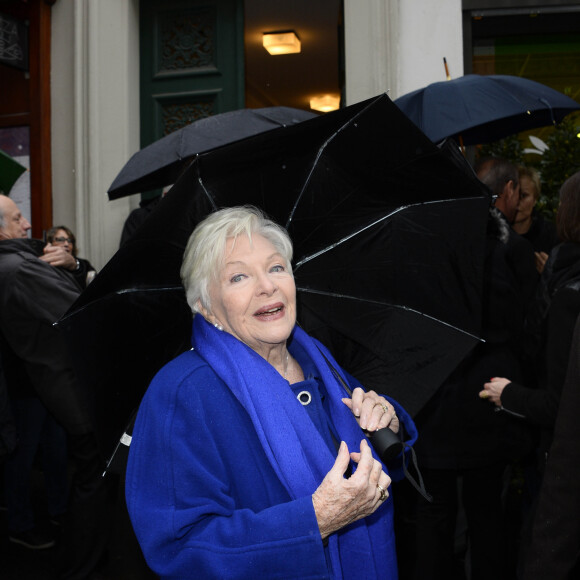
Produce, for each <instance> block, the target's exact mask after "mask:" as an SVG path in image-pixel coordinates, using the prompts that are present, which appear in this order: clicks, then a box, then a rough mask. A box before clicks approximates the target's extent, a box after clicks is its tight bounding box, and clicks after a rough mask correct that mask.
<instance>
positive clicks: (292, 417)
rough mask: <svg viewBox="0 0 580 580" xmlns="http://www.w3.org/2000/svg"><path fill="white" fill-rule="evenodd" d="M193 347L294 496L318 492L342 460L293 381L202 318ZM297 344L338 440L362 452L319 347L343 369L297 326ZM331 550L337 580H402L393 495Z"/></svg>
mask: <svg viewBox="0 0 580 580" xmlns="http://www.w3.org/2000/svg"><path fill="white" fill-rule="evenodd" d="M192 342H193V346H194V348H195V350H196V351H197V352H198V353H199V354H200V355H201V356H202V357H203V358H204V359H205V360H206V361H207V363H208V364H209V365H210V366H211V367H212V368H213V370H214V371H215V372H216V374H217V375H218V376H219V377H220V378H221V379H222V380H223V381H224V382H225V383H226V385H228V387H229V388H230V389H231V391H232V393H233V394H234V395H235V396H236V398H237V399H238V401H239V402H240V403H241V405H242V406H243V407H244V409H245V410H246V411H247V413H248V414H249V416H250V418H251V420H252V423H253V425H254V428H255V429H256V432H257V434H258V437H259V440H260V442H261V444H262V447H263V448H264V452H265V453H266V456H267V457H268V460H269V462H270V464H271V465H272V467H273V469H274V472H275V473H276V475H277V476H278V478H279V480H280V482H281V483H282V484H283V485H284V487H285V488H286V490H287V491H288V493H289V495H290V497H291V498H293V499H297V498H301V497H304V496H307V495H312V494H313V493H314V492H315V491H316V489H317V487H318V486H319V485H320V483H321V482H322V480H323V479H324V476H325V475H326V474H327V473H328V471H330V469H331V468H332V466H333V464H334V461H335V459H336V457H335V456H333V455H332V453H331V451H330V449H329V448H328V446H327V445H326V443H325V442H324V440H323V438H322V436H321V435H320V433H319V432H318V430H317V429H316V427H315V426H314V424H313V423H312V421H311V419H310V417H309V416H308V413H307V412H306V410H305V409H304V407H303V406H302V405H301V404H300V403H299V402H298V401H297V400H296V397H295V395H294V394H293V392H292V390H291V389H290V388H289V386H288V382H287V381H286V380H284V379H283V378H282V377H281V376H280V374H279V373H278V371H276V369H275V368H274V367H273V366H272V365H271V364H269V363H268V362H267V361H266V360H265V359H264V358H262V357H261V356H260V355H259V354H258V353H256V352H255V351H254V350H252V349H251V348H249V347H248V346H247V345H245V344H244V343H242V342H241V341H239V340H238V339H237V338H235V337H234V336H233V335H231V334H229V333H227V332H223V331H220V330H217V329H215V328H214V327H213V326H212V325H211V324H209V323H208V322H207V321H206V320H205V319H204V318H203V317H202V316H201V315H197V316H195V318H194V321H193V339H192ZM294 342H295V343H298V344H299V345H300V346H301V347H302V348H303V349H304V351H305V352H306V353H307V354H308V356H309V357H310V358H311V360H312V361H313V363H314V364H315V365H316V367H317V369H318V372H319V373H320V377H321V379H322V381H323V382H324V386H325V388H326V391H327V394H328V397H329V400H330V417H331V421H332V423H333V424H334V426H335V428H336V431H337V433H338V435H339V437H340V438H341V440H343V441H345V442H346V444H347V445H348V449H349V451H357V452H358V451H359V450H360V441H361V439H362V438H363V437H364V435H363V433H362V431H361V429H360V427H359V426H358V423H357V422H356V419H355V418H354V416H353V414H352V412H351V411H350V410H349V409H348V407H346V405H345V404H344V403H343V402H342V401H341V399H342V398H343V397H345V396H348V395H347V394H346V393H345V391H344V389H343V387H342V385H340V383H339V382H338V381H337V380H336V379H335V377H334V376H333V374H332V372H331V370H330V368H329V366H328V364H327V363H326V361H325V360H324V358H323V356H322V354H321V353H320V351H319V350H318V349H321V350H322V351H323V352H324V354H325V356H326V357H327V358H328V360H329V361H330V362H331V364H332V365H333V366H334V367H335V368H336V369H338V370H339V372H342V371H341V370H340V367H339V365H338V364H337V363H336V362H335V361H334V359H333V358H332V356H331V354H330V353H329V352H328V350H327V349H326V348H325V347H324V346H323V345H322V344H320V343H319V342H318V341H316V340H315V339H313V338H311V337H310V336H308V335H307V334H306V333H305V332H304V331H303V330H302V329H301V328H299V327H295V328H294V331H293V333H292V336H291V337H290V339H289V344H288V346H289V351H290V353H292V343H294ZM343 378H344V380H345V381H347V379H346V377H344V376H343ZM347 383H348V381H347ZM373 453H374V452H373ZM375 459H378V457H376V455H375ZM385 471H386V468H385ZM328 546H329V552H330V560H331V564H332V577H333V578H365V579H372V578H384V579H388V580H394V579H396V578H397V564H396V556H395V538H394V533H393V505H392V497H389V498H388V499H387V500H386V501H385V502H384V504H383V505H382V506H380V507H379V509H378V510H377V511H376V512H375V513H374V514H372V515H371V516H369V517H367V518H365V519H364V520H358V521H357V522H354V523H352V524H350V525H349V526H347V527H346V528H343V529H342V530H339V531H338V532H337V533H334V534H332V535H331V536H330V537H329V543H328Z"/></svg>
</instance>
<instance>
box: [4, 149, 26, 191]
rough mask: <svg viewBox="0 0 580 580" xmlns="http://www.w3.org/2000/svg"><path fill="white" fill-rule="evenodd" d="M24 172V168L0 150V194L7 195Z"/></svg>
mask: <svg viewBox="0 0 580 580" xmlns="http://www.w3.org/2000/svg"><path fill="white" fill-rule="evenodd" d="M25 171H26V167H24V166H23V165H20V163H18V161H16V159H13V158H12V157H10V155H8V154H7V153H4V151H2V150H0V192H2V193H3V194H4V195H9V194H10V190H11V189H12V186H13V185H14V184H15V183H16V181H17V179H18V178H19V177H20V176H21V175H22V174H23V173H24V172H25Z"/></svg>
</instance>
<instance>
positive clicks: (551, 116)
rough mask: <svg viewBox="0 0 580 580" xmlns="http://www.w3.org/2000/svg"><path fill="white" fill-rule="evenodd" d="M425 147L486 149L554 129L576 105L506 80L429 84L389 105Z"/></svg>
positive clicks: (469, 78)
mask: <svg viewBox="0 0 580 580" xmlns="http://www.w3.org/2000/svg"><path fill="white" fill-rule="evenodd" d="M395 103H396V104H397V106H398V107H399V108H400V109H401V110H402V111H403V113H405V114H406V115H407V117H409V119H411V121H413V122H414V123H415V125H417V126H418V127H419V128H420V129H421V130H422V131H423V133H425V135H427V137H429V138H430V139H431V141H433V142H435V143H437V142H439V141H442V140H443V139H445V138H447V137H453V138H455V139H457V140H460V141H462V143H463V144H464V145H476V144H478V143H491V142H492V141H497V140H498V139H502V138H504V137H507V136H508V135H513V134H515V133H519V132H520V131H527V130H528V129H534V128H536V127H546V126H548V125H556V124H557V123H559V122H560V121H561V120H562V119H563V118H564V117H565V116H566V115H568V114H569V113H571V112H573V111H577V110H580V104H578V103H577V102H576V101H574V100H573V99H571V98H570V97H567V96H566V95H564V94H563V93H560V92H559V91H556V90H554V89H552V88H550V87H547V86H546V85H543V84H541V83H538V82H536V81H531V80H529V79H525V78H522V77H516V76H510V75H487V76H481V75H465V76H463V77H459V78H457V79H453V80H449V81H442V82H438V83H432V84H430V85H428V86H426V87H424V88H422V89H419V90H416V91H413V92H411V93H408V94H406V95H403V96H402V97H400V98H398V99H396V100H395Z"/></svg>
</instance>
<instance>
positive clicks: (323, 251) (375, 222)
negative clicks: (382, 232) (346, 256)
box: [294, 204, 421, 269]
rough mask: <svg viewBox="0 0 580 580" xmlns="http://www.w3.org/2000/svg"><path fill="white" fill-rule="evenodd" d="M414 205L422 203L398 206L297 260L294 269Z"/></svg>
mask: <svg viewBox="0 0 580 580" xmlns="http://www.w3.org/2000/svg"><path fill="white" fill-rule="evenodd" d="M413 205H421V204H412V205H404V206H401V207H399V208H397V209H396V210H395V211H393V212H391V213H389V214H387V215H385V216H383V217H382V218H380V219H378V220H375V221H374V222H372V223H370V224H368V225H367V226H365V227H364V228H362V229H360V230H357V231H356V232H352V233H351V234H349V235H348V236H345V237H344V238H342V239H340V240H338V241H337V242H334V243H333V244H330V246H327V247H325V248H322V249H321V250H319V251H318V252H316V253H315V254H312V255H310V256H306V257H305V258H303V259H302V260H300V262H297V263H296V265H295V266H294V269H298V268H300V266H302V265H303V264H305V263H306V262H309V261H310V260H313V259H314V258H317V257H318V256H320V255H321V254H324V253H326V252H328V251H330V250H333V249H334V248H336V247H337V246H340V244H343V243H344V242H347V241H348V240H350V239H351V238H354V236H357V235H358V234H360V233H362V232H364V231H365V230H368V229H369V228H372V227H374V226H375V225H377V224H378V223H380V222H382V221H384V220H386V219H388V218H390V217H392V216H394V215H395V214H397V213H399V212H400V211H403V210H404V209H407V208H408V207H412V206H413Z"/></svg>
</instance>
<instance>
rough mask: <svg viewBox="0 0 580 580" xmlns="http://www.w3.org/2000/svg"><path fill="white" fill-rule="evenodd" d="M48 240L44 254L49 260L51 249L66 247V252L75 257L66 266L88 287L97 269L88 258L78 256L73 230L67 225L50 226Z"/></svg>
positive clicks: (81, 283) (81, 284)
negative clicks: (70, 263)
mask: <svg viewBox="0 0 580 580" xmlns="http://www.w3.org/2000/svg"><path fill="white" fill-rule="evenodd" d="M46 241H47V242H48V245H47V246H46V247H45V249H44V254H45V256H47V261H48V260H50V255H51V250H52V249H53V248H59V247H61V248H64V250H65V252H66V253H67V254H70V255H71V256H72V257H73V258H74V262H72V265H71V266H68V265H67V266H64V267H66V268H67V269H68V270H71V272H72V274H73V276H74V277H75V280H76V281H77V282H78V283H79V284H80V286H81V288H83V289H84V288H86V287H87V284H89V283H90V282H91V281H92V280H93V278H94V277H95V275H96V273H97V271H96V270H95V268H94V267H93V265H92V264H91V263H90V262H89V261H88V260H85V259H83V258H79V257H78V255H77V253H78V249H77V240H76V237H75V235H74V234H73V232H72V230H70V229H69V228H67V227H66V226H55V227H53V228H50V230H48V232H47V234H46ZM53 265H56V266H60V265H61V264H57V263H56V262H54V263H53Z"/></svg>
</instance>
